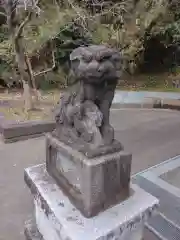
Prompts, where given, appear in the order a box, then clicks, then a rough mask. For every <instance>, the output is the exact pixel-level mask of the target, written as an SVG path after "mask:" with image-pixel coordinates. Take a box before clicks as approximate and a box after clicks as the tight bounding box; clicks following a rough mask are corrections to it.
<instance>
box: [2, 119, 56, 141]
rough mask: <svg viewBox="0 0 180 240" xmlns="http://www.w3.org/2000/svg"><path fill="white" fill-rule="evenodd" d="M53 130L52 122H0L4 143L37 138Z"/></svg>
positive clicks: (53, 124)
mask: <svg viewBox="0 0 180 240" xmlns="http://www.w3.org/2000/svg"><path fill="white" fill-rule="evenodd" d="M54 128H55V122H54V121H26V122H19V123H17V122H11V123H9V122H7V121H2V123H1V122H0V131H1V134H2V137H3V140H4V142H14V141H18V140H24V139H28V138H33V137H37V136H40V135H42V134H43V133H45V132H52V131H53V130H54Z"/></svg>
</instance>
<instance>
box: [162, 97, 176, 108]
mask: <svg viewBox="0 0 180 240" xmlns="http://www.w3.org/2000/svg"><path fill="white" fill-rule="evenodd" d="M161 108H166V109H173V110H180V100H178V99H163V100H161Z"/></svg>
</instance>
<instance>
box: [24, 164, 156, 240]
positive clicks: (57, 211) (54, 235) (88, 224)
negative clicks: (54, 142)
mask: <svg viewBox="0 0 180 240" xmlns="http://www.w3.org/2000/svg"><path fill="white" fill-rule="evenodd" d="M25 181H26V183H27V185H28V186H29V188H30V190H31V192H32V194H33V196H34V206H35V219H36V224H37V228H38V230H39V232H40V233H41V235H42V236H43V238H44V239H46V240H50V239H53V240H55V239H56V240H60V239H64V240H65V239H71V240H84V239H86V240H97V239H110V238H114V239H115V238H117V239H123V240H134V239H138V240H140V239H141V238H142V230H143V227H144V222H145V221H147V220H148V219H149V217H152V216H153V213H156V212H157V208H158V203H159V201H158V200H157V199H156V198H155V197H153V196H152V195H150V194H148V193H147V192H145V191H143V190H142V189H140V188H139V187H138V186H137V185H134V184H132V185H131V189H132V195H131V196H130V197H129V198H127V199H126V200H125V201H123V203H119V204H117V205H115V206H114V207H112V208H109V209H107V210H106V211H104V212H102V213H100V214H98V215H97V216H95V217H93V218H85V217H84V216H83V215H82V214H81V213H80V211H78V210H77V209H76V208H75V207H74V206H73V205H72V203H71V202H70V200H69V199H68V197H67V196H66V195H65V194H64V193H63V192H62V191H61V189H60V188H59V187H58V186H57V184H56V183H55V181H54V179H53V178H52V177H50V176H49V174H48V173H47V171H46V168H45V165H44V164H41V165H38V166H34V167H31V168H28V169H26V170H25ZM27 229H28V228H27V227H26V230H25V234H26V236H28V237H29V236H33V237H34V239H33V238H32V240H43V239H38V238H37V237H38V232H37V231H36V229H34V230H33V229H32V228H30V227H29V229H31V230H29V231H28V230H27ZM33 233H34V234H33ZM35 237H36V238H35ZM28 240H31V238H29V239H28Z"/></svg>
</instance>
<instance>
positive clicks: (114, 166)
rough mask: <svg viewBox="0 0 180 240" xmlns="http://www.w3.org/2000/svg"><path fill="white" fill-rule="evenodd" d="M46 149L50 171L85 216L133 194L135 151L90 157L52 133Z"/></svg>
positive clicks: (47, 165) (93, 214)
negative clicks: (132, 157)
mask: <svg viewBox="0 0 180 240" xmlns="http://www.w3.org/2000/svg"><path fill="white" fill-rule="evenodd" d="M46 151H47V152H46V167H47V171H48V173H49V174H50V175H51V176H52V177H53V178H54V179H55V180H56V182H57V184H58V185H59V186H60V187H61V188H62V189H63V190H64V192H65V194H66V195H68V197H69V198H70V200H71V201H72V203H73V204H74V205H75V206H76V207H77V208H78V209H79V210H80V211H81V212H82V214H83V215H84V216H86V217H92V216H95V215H96V214H98V213H99V212H100V211H103V210H104V209H107V208H108V207H109V206H112V205H115V204H117V203H118V202H120V201H123V200H125V199H126V198H127V197H128V196H129V195H130V189H129V181H130V172H131V154H129V153H125V152H124V151H120V152H115V153H112V154H105V155H103V156H100V157H97V158H91V159H89V158H87V157H85V156H84V155H83V154H82V153H80V152H79V151H76V150H74V149H72V148H71V147H69V146H67V145H66V144H64V143H62V142H61V141H59V140H58V139H56V138H54V137H53V136H52V135H51V134H48V135H47V146H46Z"/></svg>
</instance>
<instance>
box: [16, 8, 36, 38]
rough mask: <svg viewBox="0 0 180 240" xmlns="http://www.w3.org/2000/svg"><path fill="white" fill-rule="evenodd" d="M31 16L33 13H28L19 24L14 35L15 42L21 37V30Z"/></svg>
mask: <svg viewBox="0 0 180 240" xmlns="http://www.w3.org/2000/svg"><path fill="white" fill-rule="evenodd" d="M32 14H33V12H32V11H30V12H29V13H28V15H27V17H26V18H25V19H24V21H23V22H22V23H21V24H20V26H19V28H18V30H17V32H16V34H15V40H17V39H18V38H19V37H20V36H21V34H22V31H23V28H24V26H25V25H26V24H27V23H28V22H29V21H30V19H31V16H32Z"/></svg>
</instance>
